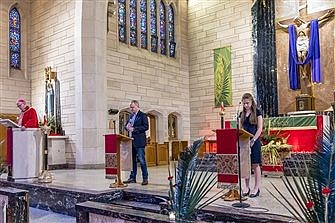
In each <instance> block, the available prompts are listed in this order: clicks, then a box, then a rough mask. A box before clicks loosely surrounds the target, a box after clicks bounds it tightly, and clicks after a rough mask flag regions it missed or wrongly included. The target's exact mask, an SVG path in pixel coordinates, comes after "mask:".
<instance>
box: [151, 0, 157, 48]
mask: <svg viewBox="0 0 335 223" xmlns="http://www.w3.org/2000/svg"><path fill="white" fill-rule="evenodd" d="M156 10H157V7H156V1H155V0H150V32H151V51H152V52H155V53H157V43H158V38H157V13H156Z"/></svg>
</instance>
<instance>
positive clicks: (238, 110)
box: [236, 101, 242, 117]
mask: <svg viewBox="0 0 335 223" xmlns="http://www.w3.org/2000/svg"><path fill="white" fill-rule="evenodd" d="M241 104H242V101H240V102H239V103H238V107H237V110H236V115H237V117H238V116H239V113H240V107H241Z"/></svg>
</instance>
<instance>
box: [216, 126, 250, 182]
mask: <svg viewBox="0 0 335 223" xmlns="http://www.w3.org/2000/svg"><path fill="white" fill-rule="evenodd" d="M237 136H238V140H239V145H240V151H241V152H240V158H241V178H246V177H249V176H250V171H251V162H250V137H252V136H253V135H252V134H250V133H248V132H247V131H245V130H243V129H239V133H238V134H237V129H217V130H216V142H217V170H218V187H219V188H235V187H236V186H237V184H238V182H239V175H238V141H237Z"/></svg>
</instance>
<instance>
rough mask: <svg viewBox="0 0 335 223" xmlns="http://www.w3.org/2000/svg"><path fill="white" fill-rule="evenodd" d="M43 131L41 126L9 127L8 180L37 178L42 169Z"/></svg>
mask: <svg viewBox="0 0 335 223" xmlns="http://www.w3.org/2000/svg"><path fill="white" fill-rule="evenodd" d="M41 137H42V135H41V131H40V129H39V128H27V129H25V130H21V129H20V128H7V163H8V168H9V169H10V171H9V173H8V180H10V181H15V180H23V179H32V178H37V177H38V176H39V173H40V171H41V169H42V168H41V167H42V162H41Z"/></svg>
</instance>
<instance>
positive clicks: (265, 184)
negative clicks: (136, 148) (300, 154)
mask: <svg viewBox="0 0 335 223" xmlns="http://www.w3.org/2000/svg"><path fill="white" fill-rule="evenodd" d="M171 168H172V169H173V167H171ZM148 170H149V184H148V185H146V186H142V185H141V182H142V179H141V171H140V170H139V175H138V176H137V183H135V184H129V185H128V187H127V188H128V189H133V190H147V191H160V192H163V193H165V192H166V193H168V179H167V176H168V167H167V166H156V167H149V168H148ZM50 172H51V174H52V175H53V178H54V180H53V182H52V183H51V184H52V185H53V186H60V187H68V188H76V189H82V190H89V191H109V190H113V189H111V188H109V186H110V184H111V183H112V182H114V180H111V179H105V170H104V169H90V170H84V169H72V170H53V171H50ZM128 175H129V172H126V171H123V172H122V179H123V180H126V179H127V178H128ZM251 183H253V180H252V181H251ZM271 183H273V184H274V185H276V186H277V187H279V188H280V190H281V192H282V193H283V194H286V195H288V192H287V190H286V189H285V186H284V184H283V182H282V179H281V178H280V177H278V175H273V176H271V175H268V177H264V176H263V177H262V186H261V193H260V196H259V197H256V198H248V199H247V200H246V201H243V202H244V203H248V204H250V207H249V208H248V209H247V210H250V211H252V212H259V213H264V212H266V213H274V214H279V215H286V216H290V213H289V212H288V211H287V210H286V209H285V208H284V207H283V205H281V204H280V203H279V202H278V201H277V200H276V199H275V198H274V197H273V196H272V195H271V194H270V193H269V192H268V190H271V191H274V189H273V186H272V185H271ZM251 185H253V184H251ZM218 191H219V189H218V188H214V189H212V190H211V192H210V194H209V196H210V195H211V194H214V193H216V192H218ZM224 192H225V191H223V193H224ZM278 197H279V195H278ZM287 197H288V199H289V196H287ZM289 200H292V203H293V199H289ZM236 202H238V201H233V202H228V201H224V200H223V199H219V200H217V201H216V202H215V203H213V204H212V205H213V206H217V207H220V206H231V205H232V204H233V203H236ZM30 220H31V222H33V223H35V222H36V223H40V222H41V223H42V222H48V223H52V222H62V223H66V222H75V218H74V217H70V216H64V215H59V214H55V213H53V212H47V211H42V210H38V209H35V208H30Z"/></svg>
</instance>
